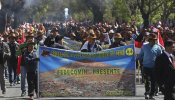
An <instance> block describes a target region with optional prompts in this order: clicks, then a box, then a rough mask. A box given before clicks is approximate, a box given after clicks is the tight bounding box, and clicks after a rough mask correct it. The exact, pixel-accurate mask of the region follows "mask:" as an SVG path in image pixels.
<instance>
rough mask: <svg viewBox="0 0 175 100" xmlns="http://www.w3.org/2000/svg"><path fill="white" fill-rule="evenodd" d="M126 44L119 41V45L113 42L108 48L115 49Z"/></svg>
mask: <svg viewBox="0 0 175 100" xmlns="http://www.w3.org/2000/svg"><path fill="white" fill-rule="evenodd" d="M125 45H126V43H125V42H122V41H120V42H119V43H118V42H113V43H112V44H111V45H110V46H109V49H111V48H116V47H120V46H125Z"/></svg>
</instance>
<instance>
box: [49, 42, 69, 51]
mask: <svg viewBox="0 0 175 100" xmlns="http://www.w3.org/2000/svg"><path fill="white" fill-rule="evenodd" d="M52 47H53V48H58V49H66V50H69V48H68V47H66V46H63V45H61V44H59V43H54V44H53V45H52Z"/></svg>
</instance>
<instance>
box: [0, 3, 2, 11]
mask: <svg viewBox="0 0 175 100" xmlns="http://www.w3.org/2000/svg"><path fill="white" fill-rule="evenodd" d="M1 8H2V4H1V2H0V10H1Z"/></svg>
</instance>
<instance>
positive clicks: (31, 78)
mask: <svg viewBox="0 0 175 100" xmlns="http://www.w3.org/2000/svg"><path fill="white" fill-rule="evenodd" d="M34 45H35V43H28V46H27V51H26V52H25V53H24V61H25V66H24V67H26V70H27V82H28V96H29V97H30V99H33V98H34V91H35V93H36V95H37V96H38V84H37V83H38V76H37V62H38V58H37V54H36V51H35V50H34Z"/></svg>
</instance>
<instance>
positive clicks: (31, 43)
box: [27, 42, 35, 46]
mask: <svg viewBox="0 0 175 100" xmlns="http://www.w3.org/2000/svg"><path fill="white" fill-rule="evenodd" d="M30 45H35V42H29V43H27V46H30Z"/></svg>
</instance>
